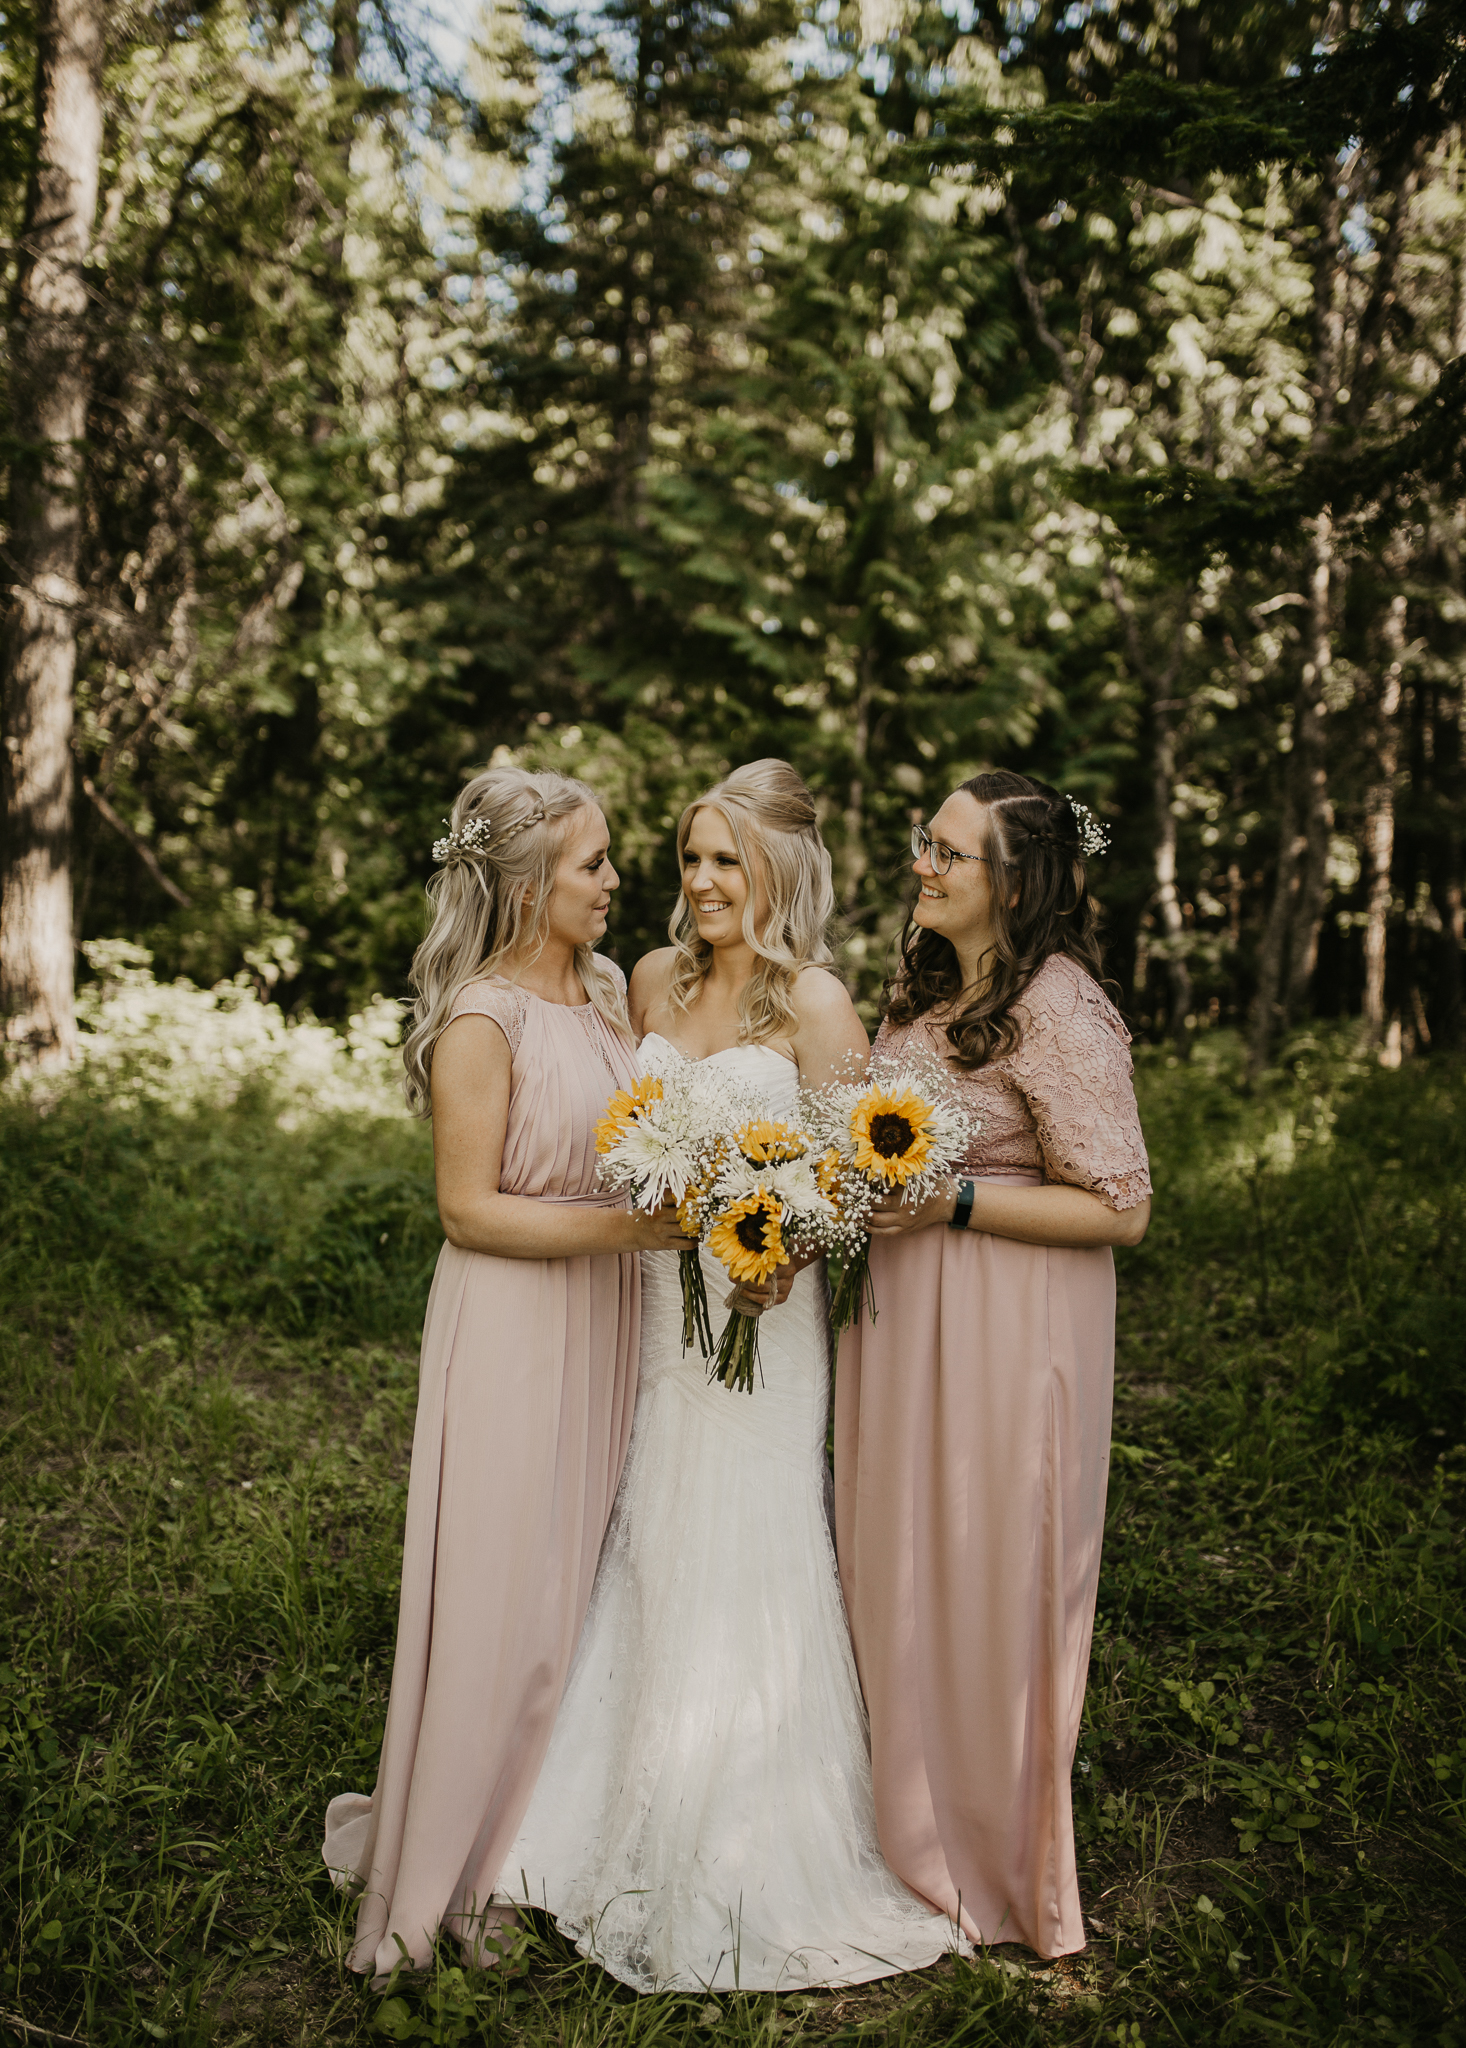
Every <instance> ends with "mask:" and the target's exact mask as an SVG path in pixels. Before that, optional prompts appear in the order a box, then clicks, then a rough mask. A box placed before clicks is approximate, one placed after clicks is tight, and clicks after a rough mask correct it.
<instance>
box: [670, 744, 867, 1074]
mask: <svg viewBox="0 0 1466 2048" xmlns="http://www.w3.org/2000/svg"><path fill="white" fill-rule="evenodd" d="M704 809H707V810H714V811H717V812H719V813H720V814H721V816H722V817H723V818H724V819H725V820H726V821H727V826H728V832H729V835H730V837H731V838H732V841H733V851H734V852H735V853H736V854H737V856H738V864H739V866H740V867H741V868H742V869H743V872H744V874H745V876H746V877H747V879H748V901H747V903H746V904H745V905H744V910H743V937H744V941H745V943H746V944H747V945H749V946H750V947H751V948H752V949H753V952H754V954H755V955H756V960H755V965H754V970H753V973H752V974H751V975H750V976H749V977H748V980H747V982H746V983H745V985H744V987H743V989H742V991H741V993H740V995H739V997H738V1036H739V1038H740V1040H742V1041H744V1042H746V1043H748V1044H751V1045H758V1044H759V1043H760V1042H761V1041H763V1040H764V1039H768V1038H777V1037H778V1036H779V1035H780V1034H781V1033H787V1032H788V1031H790V1030H792V1028H793V1026H794V1023H795V1021H796V1020H795V1011H794V983H795V981H796V979H797V978H798V976H799V974H800V973H801V972H802V970H803V969H804V968H806V967H826V966H828V965H829V963H830V961H831V960H832V959H833V957H834V955H833V954H832V953H831V951H830V946H829V940H828V937H827V935H826V934H827V928H828V926H829V923H830V919H831V918H832V917H833V916H834V913H835V887H834V883H833V882H832V880H831V878H830V856H829V854H828V853H827V852H826V851H825V843H824V841H823V840H822V839H821V838H820V831H819V822H818V814H817V813H816V811H815V805H814V798H813V797H812V796H811V795H810V793H809V791H808V790H807V789H806V788H805V786H804V784H803V783H802V782H801V781H800V779H799V777H798V776H797V775H796V774H795V772H794V770H793V769H792V768H791V767H790V766H789V763H788V762H787V761H776V760H765V761H750V762H748V764H747V765H746V766H745V767H742V768H735V769H734V771H733V773H732V774H731V775H729V776H728V777H727V778H726V779H725V780H724V781H722V782H720V783H718V785H717V786H716V788H714V789H710V790H708V791H707V792H706V793H705V794H704V795H702V796H700V797H698V798H697V799H696V800H695V801H694V802H692V803H690V804H689V805H688V806H687V809H686V810H685V811H684V812H683V813H682V816H681V817H680V818H679V819H678V821H677V871H678V873H679V875H680V874H681V873H682V863H683V860H684V857H685V855H686V853H687V837H688V834H689V833H690V832H691V830H692V822H693V819H694V818H695V817H696V816H697V814H698V812H699V811H700V810H704ZM760 882H762V883H763V886H764V890H765V892H766V894H767V897H768V915H767V917H766V918H765V920H764V927H763V930H762V931H756V930H755V929H754V900H755V895H756V892H757V886H758V884H759V883H760ZM667 931H668V935H669V936H670V938H671V940H672V944H673V946H674V947H675V949H676V958H675V959H674V960H673V963H672V979H671V982H670V984H669V986H668V991H667V993H668V999H669V1001H670V1003H671V1005H672V1008H673V1009H674V1010H686V1009H688V1008H689V1007H690V1006H691V1004H692V1003H693V1002H694V1001H695V999H696V997H697V994H698V991H699V990H700V989H701V987H702V985H703V982H704V980H705V979H706V977H707V973H708V969H709V968H710V967H711V966H712V964H713V949H712V947H711V946H710V945H709V944H708V942H707V940H706V939H704V938H701V937H699V935H698V929H697V919H696V918H695V917H694V916H693V914H692V907H691V905H690V904H689V903H688V901H687V898H686V897H685V896H684V895H682V894H681V893H680V892H679V894H678V897H677V908H676V909H675V910H674V911H673V913H672V917H671V921H670V922H669V924H668V926H667Z"/></svg>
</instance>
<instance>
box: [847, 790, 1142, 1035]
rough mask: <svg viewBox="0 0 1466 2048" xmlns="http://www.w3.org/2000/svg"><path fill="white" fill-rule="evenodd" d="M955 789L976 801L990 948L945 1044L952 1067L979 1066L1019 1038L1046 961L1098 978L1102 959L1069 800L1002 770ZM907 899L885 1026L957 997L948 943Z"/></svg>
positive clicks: (958, 982) (956, 971) (1079, 830)
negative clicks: (1026, 1001) (978, 982)
mask: <svg viewBox="0 0 1466 2048" xmlns="http://www.w3.org/2000/svg"><path fill="white" fill-rule="evenodd" d="M960 786H961V788H963V789H964V790H966V792H967V794H968V795H969V796H971V797H975V798H976V799H977V801H978V803H980V804H981V805H982V806H983V814H982V834H981V844H980V846H979V848H978V851H979V852H980V853H983V854H985V855H986V856H987V858H988V860H989V861H990V862H991V863H992V866H991V868H990V873H991V876H992V880H993V899H992V901H993V949H992V952H991V953H990V954H989V955H988V963H989V964H988V977H987V980H986V981H985V982H984V983H983V985H982V987H981V989H980V990H979V991H978V993H977V994H976V995H975V996H974V997H973V998H972V1000H971V1001H970V1002H969V1003H967V1004H966V1005H965V1006H964V1007H963V1008H962V1009H960V1010H959V1011H958V1012H957V1014H956V1015H955V1016H954V1017H953V1018H952V1020H951V1022H950V1023H949V1024H948V1025H947V1043H948V1045H949V1046H950V1047H951V1057H952V1058H953V1059H954V1060H955V1061H956V1063H957V1065H958V1066H959V1067H981V1066H985V1065H986V1064H987V1062H988V1061H989V1060H995V1059H1001V1058H1002V1057H1003V1055H1004V1054H1005V1053H1010V1052H1012V1051H1013V1050H1014V1049H1015V1047H1016V1046H1017V1044H1018V1041H1019V1040H1020V1038H1021V1037H1022V1036H1023V1018H1022V1014H1021V1010H1020V1008H1019V998H1020V997H1021V996H1022V994H1023V991H1024V990H1025V989H1026V988H1027V987H1028V984H1029V983H1030V982H1031V981H1032V980H1033V977H1034V976H1035V974H1037V973H1038V970H1039V969H1040V967H1042V966H1043V964H1044V962H1045V960H1047V959H1049V958H1050V957H1051V956H1052V955H1053V954H1055V953H1062V954H1064V955H1065V956H1066V957H1067V958H1068V959H1070V960H1072V961H1074V963H1075V965H1076V966H1079V967H1082V968H1083V969H1084V971H1085V973H1086V974H1088V975H1091V976H1092V977H1093V978H1094V980H1095V981H1099V982H1102V981H1103V979H1104V962H1103V959H1102V958H1101V955H1100V946H1099V937H1098V933H1097V926H1098V924H1099V912H1098V910H1097V908H1096V906H1095V902H1094V898H1093V897H1092V896H1091V895H1090V893H1089V882H1088V878H1087V876H1086V874H1085V868H1084V855H1083V853H1082V852H1081V851H1080V847H1081V842H1082V836H1083V821H1082V819H1081V818H1080V817H1079V816H1078V815H1077V814H1076V812H1075V810H1074V807H1073V805H1072V804H1071V803H1070V801H1069V799H1068V797H1066V796H1061V795H1060V794H1059V792H1058V790H1056V789H1050V787H1049V785H1048V784H1047V783H1046V782H1035V781H1034V780H1033V778H1032V777H1031V776H1028V775H1013V774H1010V773H1009V772H1008V771H1007V770H1006V769H1000V770H998V771H996V772H995V773H993V774H990V775H974V776H973V777H972V779H971V781H970V782H964V783H962V784H961V785H960ZM1003 883H1006V884H1007V886H1006V887H1004V886H1002V884H1003ZM1015 888H1016V894H1015ZM1010 896H1013V897H1014V900H1013V901H1012V902H1011V903H1010V902H1009V900H1008V899H1009V897H1010ZM915 905H916V896H915V895H913V896H912V899H911V903H910V905H909V906H908V908H907V912H906V924H905V927H904V928H903V930H902V933H901V959H900V964H899V966H898V967H897V969H896V972H895V974H894V975H892V977H891V979H890V980H889V981H888V982H887V983H886V988H885V998H886V1016H887V1017H888V1018H889V1019H890V1021H891V1022H892V1023H893V1024H911V1023H914V1022H915V1020H916V1019H917V1018H918V1017H924V1016H925V1015H926V1013H927V1012H928V1011H929V1010H933V1009H935V1008H937V1006H938V1005H939V1004H942V1003H952V1002H955V1001H956V1000H957V999H958V998H959V997H960V996H961V995H962V993H963V989H962V971H961V969H960V967H959V966H958V964H957V952H956V948H955V947H954V946H953V944H952V942H951V940H950V939H944V938H943V937H942V935H941V933H940V932H933V931H927V930H926V929H925V927H924V926H922V925H919V924H917V923H915V922H914V920H913V918H912V915H911V912H912V910H913V909H914V908H915Z"/></svg>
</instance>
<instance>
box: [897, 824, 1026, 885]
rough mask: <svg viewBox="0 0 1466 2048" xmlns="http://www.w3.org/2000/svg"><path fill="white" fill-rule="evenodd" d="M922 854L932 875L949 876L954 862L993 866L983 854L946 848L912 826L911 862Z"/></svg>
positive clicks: (1009, 864)
mask: <svg viewBox="0 0 1466 2048" xmlns="http://www.w3.org/2000/svg"><path fill="white" fill-rule="evenodd" d="M938 848H940V852H938ZM923 854H925V855H926V857H927V859H928V860H929V861H930V862H931V864H932V873H933V874H934V875H950V874H951V872H952V863H953V861H954V860H975V861H979V862H981V864H982V865H983V867H985V868H990V867H991V866H992V865H993V863H992V862H991V861H990V860H989V859H988V857H987V855H986V854H985V853H959V852H958V851H957V848H956V847H955V846H948V845H947V844H946V842H945V841H944V840H941V839H933V838H932V836H931V834H930V832H925V831H923V830H922V828H921V826H920V825H913V826H912V828H911V857H912V859H913V860H920V859H921V856H922V855H923ZM1001 865H1002V866H1004V867H1011V866H1012V865H1013V863H1012V862H1011V861H1004V862H1002V863H1001Z"/></svg>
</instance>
